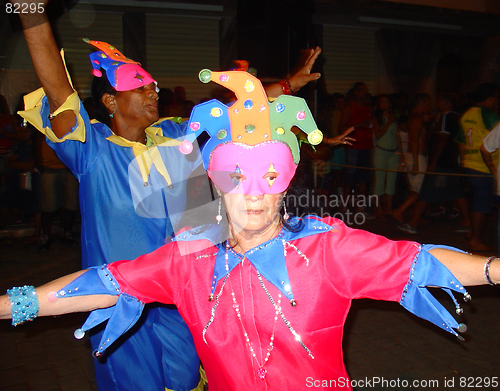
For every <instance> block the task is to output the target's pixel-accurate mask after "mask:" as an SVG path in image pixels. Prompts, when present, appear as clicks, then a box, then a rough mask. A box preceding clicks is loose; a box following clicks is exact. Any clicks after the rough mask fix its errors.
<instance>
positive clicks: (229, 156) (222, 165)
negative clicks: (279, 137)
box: [208, 141, 297, 195]
mask: <svg viewBox="0 0 500 391" xmlns="http://www.w3.org/2000/svg"><path fill="white" fill-rule="evenodd" d="M296 168H297V166H296V164H295V163H294V162H293V157H292V153H291V151H290V148H289V147H288V146H287V145H286V144H284V143H282V142H280V141H266V142H263V143H260V144H257V145H254V146H250V145H246V144H239V143H228V144H221V145H220V146H218V147H216V148H215V149H214V150H213V152H212V156H211V157H210V162H209V165H208V175H209V176H210V178H211V179H212V181H214V183H215V184H216V185H217V187H218V188H219V189H221V190H222V191H223V192H224V193H240V194H247V195H261V194H277V193H282V192H284V191H285V190H286V189H287V188H288V185H289V184H290V181H291V180H292V178H293V176H294V175H295V170H296Z"/></svg>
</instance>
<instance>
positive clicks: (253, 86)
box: [187, 69, 323, 195]
mask: <svg viewBox="0 0 500 391" xmlns="http://www.w3.org/2000/svg"><path fill="white" fill-rule="evenodd" d="M199 77H200V80H201V81H202V82H204V83H208V82H210V81H214V82H215V83H217V84H220V85H221V86H224V87H226V88H228V89H230V90H231V91H233V92H234V93H235V94H236V97H237V100H236V101H235V102H234V103H233V104H232V105H231V106H229V107H228V106H226V105H225V104H223V103H221V102H219V101H218V100H215V99H214V100H211V101H208V102H204V103H201V104H199V105H197V106H195V107H194V108H193V111H192V113H191V117H190V119H189V123H188V130H187V134H188V139H190V138H194V136H196V137H197V136H198V135H199V134H201V133H202V132H203V131H205V132H207V133H208V135H209V136H210V139H209V140H208V141H207V143H206V144H205V145H204V146H203V150H202V156H203V165H204V167H205V169H206V170H207V172H208V175H209V176H210V178H211V179H212V180H213V181H214V182H215V184H216V185H217V187H219V188H220V189H221V190H222V191H223V192H225V193H243V194H249V195H254V194H256V195H260V194H276V193H281V192H283V191H285V190H286V189H287V187H288V185H289V184H290V181H291V180H292V178H293V176H294V174H295V170H296V168H297V165H298V163H299V159H300V151H299V144H298V141H297V137H296V136H295V134H293V133H292V132H291V130H290V129H291V128H292V126H294V125H295V126H297V127H299V128H300V129H302V130H303V131H304V132H305V133H307V134H308V137H307V139H308V141H309V142H310V143H311V144H313V145H317V144H319V143H320V142H321V140H322V139H323V134H322V133H321V131H319V130H318V129H317V127H316V123H315V122H314V119H313V117H312V115H311V112H310V110H309V108H308V107H307V104H306V102H305V101H304V100H303V99H302V98H298V97H293V96H289V95H281V96H280V97H278V98H277V99H276V100H275V101H274V102H272V103H269V101H268V99H267V95H266V92H265V91H264V88H263V87H262V84H261V82H260V81H259V80H258V79H257V78H256V77H254V76H252V75H251V74H249V73H247V72H243V71H227V72H212V71H210V70H208V69H204V70H202V71H201V72H200V74H199Z"/></svg>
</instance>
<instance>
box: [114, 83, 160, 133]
mask: <svg viewBox="0 0 500 391" xmlns="http://www.w3.org/2000/svg"><path fill="white" fill-rule="evenodd" d="M115 102H116V107H117V110H116V112H117V113H119V115H121V116H122V117H125V118H126V119H127V120H128V121H129V123H131V122H130V121H134V122H141V123H142V122H144V124H145V126H146V127H147V126H149V125H151V124H152V123H153V122H155V121H157V120H158V93H157V92H156V84H155V83H150V84H148V85H146V86H143V87H139V88H135V89H133V90H130V91H118V92H117V93H116V95H115Z"/></svg>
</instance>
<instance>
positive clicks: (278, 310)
mask: <svg viewBox="0 0 500 391" xmlns="http://www.w3.org/2000/svg"><path fill="white" fill-rule="evenodd" d="M283 244H285V243H283ZM225 247H226V253H225V255H224V258H225V269H226V275H225V276H224V280H223V281H222V285H221V288H220V290H219V293H218V294H217V295H216V296H215V304H214V306H213V307H212V311H211V316H210V319H209V321H208V322H207V324H206V325H205V327H204V328H203V333H202V336H203V341H204V342H205V344H206V345H207V346H208V342H207V340H206V339H205V334H206V332H207V330H208V327H209V326H210V325H211V324H212V322H213V321H214V318H215V309H216V308H217V306H218V305H219V299H220V297H221V295H222V292H223V290H224V286H225V285H226V281H229V286H230V287H231V297H232V302H233V308H234V310H235V312H236V317H237V318H238V320H239V321H240V323H241V327H242V330H243V335H244V337H245V343H246V345H247V347H248V349H249V350H250V354H251V356H252V357H253V358H254V359H255V361H256V362H257V365H258V369H257V371H256V374H257V376H258V377H259V378H260V379H262V380H264V379H265V378H266V374H267V370H266V369H265V368H264V366H265V365H266V363H267V362H268V361H269V357H270V356H271V351H272V350H273V348H274V331H275V329H276V323H277V322H278V315H279V317H280V318H281V319H282V320H283V322H284V323H285V325H286V327H287V328H288V329H289V330H290V332H291V333H292V334H293V336H294V337H295V340H296V341H297V342H298V343H300V345H301V346H302V347H303V348H304V350H305V351H306V352H307V354H308V355H309V357H310V358H311V359H314V356H313V354H312V352H311V351H310V350H309V348H308V347H307V346H306V345H305V344H304V343H303V342H302V339H301V337H300V335H299V334H298V333H297V332H296V331H295V329H294V328H293V327H292V324H291V323H290V321H289V320H288V319H287V318H286V317H285V314H283V312H282V310H281V297H282V296H281V293H279V294H278V300H277V301H275V300H274V298H273V297H272V295H271V293H270V292H269V290H268V289H267V287H266V285H265V284H264V280H263V278H262V275H261V274H260V273H259V271H258V270H257V271H256V272H257V278H258V279H259V282H260V285H261V287H262V289H263V290H264V292H265V294H266V296H267V297H268V299H269V301H270V302H271V304H272V305H273V307H274V310H275V314H274V324H273V331H272V333H271V337H270V341H269V346H268V348H267V352H266V357H265V358H264V360H263V362H262V364H261V363H260V362H259V360H258V359H257V354H256V353H255V350H254V348H253V344H252V341H251V340H250V338H249V336H248V332H247V330H246V328H245V325H244V324H243V320H242V317H241V312H240V309H239V307H240V306H239V303H238V301H237V300H236V295H235V293H234V290H233V287H232V284H231V279H230V276H231V273H230V271H229V249H230V247H231V246H230V244H229V242H228V241H226V243H225ZM292 248H294V249H295V250H296V251H298V249H297V248H296V247H295V246H292ZM283 250H284V253H285V255H286V249H285V248H284V249H283ZM298 253H299V255H300V256H301V257H304V258H306V257H305V256H304V255H303V254H302V253H301V252H300V251H298ZM244 259H245V258H243V260H242V262H243V261H244ZM306 259H307V258H306ZM307 261H308V260H307ZM213 300H214V297H213V295H210V297H209V301H213ZM290 304H291V305H292V307H295V306H296V305H297V303H296V302H295V300H292V301H291V302H290Z"/></svg>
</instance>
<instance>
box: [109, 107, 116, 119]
mask: <svg viewBox="0 0 500 391" xmlns="http://www.w3.org/2000/svg"><path fill="white" fill-rule="evenodd" d="M115 113H116V107H115V109H114V110H113V112H112V113H111V114H110V115H109V116H110V117H111V118H113V117H114V116H115Z"/></svg>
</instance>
